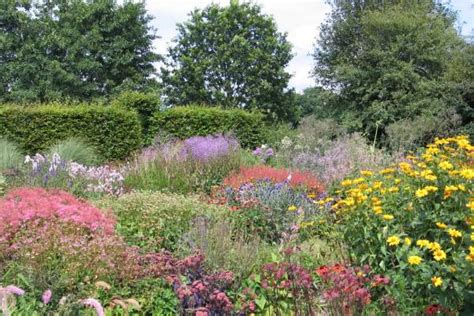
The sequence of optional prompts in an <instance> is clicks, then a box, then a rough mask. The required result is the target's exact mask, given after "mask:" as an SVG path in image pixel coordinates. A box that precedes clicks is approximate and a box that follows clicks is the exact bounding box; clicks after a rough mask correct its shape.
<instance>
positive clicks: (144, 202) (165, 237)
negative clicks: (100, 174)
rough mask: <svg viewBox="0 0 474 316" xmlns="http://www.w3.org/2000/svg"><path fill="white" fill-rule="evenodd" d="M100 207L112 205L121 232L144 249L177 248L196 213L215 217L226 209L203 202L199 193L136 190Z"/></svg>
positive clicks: (99, 204) (110, 200)
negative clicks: (181, 193)
mask: <svg viewBox="0 0 474 316" xmlns="http://www.w3.org/2000/svg"><path fill="white" fill-rule="evenodd" d="M98 206H99V207H105V208H111V209H112V210H113V211H114V212H115V214H116V215H117V220H118V225H117V230H118V232H119V234H121V235H122V236H124V238H125V241H127V242H128V243H129V244H130V245H133V246H138V247H140V248H141V250H143V251H158V250H160V249H162V248H164V249H167V250H175V249H176V247H177V245H178V243H179V242H180V240H181V238H182V236H183V234H184V233H185V232H187V231H188V230H189V228H190V225H191V222H192V220H193V219H194V218H195V217H196V216H209V217H212V215H213V214H217V213H219V212H222V211H224V209H221V208H219V207H217V206H212V205H208V204H207V203H204V202H201V201H200V200H199V199H198V197H196V196H184V195H179V194H165V193H160V192H134V193H130V194H126V195H123V196H121V197H120V198H118V199H113V198H107V199H104V200H101V201H99V202H98Z"/></svg>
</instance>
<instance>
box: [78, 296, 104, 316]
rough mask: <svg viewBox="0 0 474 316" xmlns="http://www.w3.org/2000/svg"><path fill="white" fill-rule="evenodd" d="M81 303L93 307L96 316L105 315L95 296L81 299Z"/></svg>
mask: <svg viewBox="0 0 474 316" xmlns="http://www.w3.org/2000/svg"><path fill="white" fill-rule="evenodd" d="M82 305H85V306H89V307H93V308H94V309H95V312H96V314H97V316H105V313H104V308H103V307H102V305H101V304H100V302H99V301H98V300H96V299H95V298H88V299H85V300H82Z"/></svg>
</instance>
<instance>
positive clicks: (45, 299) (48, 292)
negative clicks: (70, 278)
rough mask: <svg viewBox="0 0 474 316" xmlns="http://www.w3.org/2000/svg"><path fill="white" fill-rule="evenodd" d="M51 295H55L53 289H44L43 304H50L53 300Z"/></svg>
mask: <svg viewBox="0 0 474 316" xmlns="http://www.w3.org/2000/svg"><path fill="white" fill-rule="evenodd" d="M51 296H53V292H51V290H49V289H48V290H46V291H44V293H43V295H42V296H41V299H42V300H43V304H45V305H46V304H48V303H49V302H50V301H51Z"/></svg>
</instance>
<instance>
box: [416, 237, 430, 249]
mask: <svg viewBox="0 0 474 316" xmlns="http://www.w3.org/2000/svg"><path fill="white" fill-rule="evenodd" d="M429 244H430V241H429V240H426V239H420V240H417V241H416V245H417V246H418V247H420V248H424V247H426V246H428V245H429Z"/></svg>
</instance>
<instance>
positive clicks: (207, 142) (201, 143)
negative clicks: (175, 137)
mask: <svg viewBox="0 0 474 316" xmlns="http://www.w3.org/2000/svg"><path fill="white" fill-rule="evenodd" d="M183 143H184V146H183V154H184V155H187V156H191V157H192V158H193V159H196V160H198V161H202V162H206V161H209V160H212V159H215V158H218V157H221V156H225V155H228V154H229V153H231V152H233V151H235V150H236V149H237V148H238V147H239V143H238V141H237V140H236V139H235V138H233V137H229V136H225V135H215V136H213V135H209V136H194V137H191V138H188V139H186V140H184V142H183Z"/></svg>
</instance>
